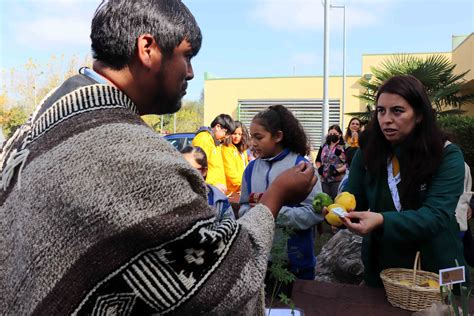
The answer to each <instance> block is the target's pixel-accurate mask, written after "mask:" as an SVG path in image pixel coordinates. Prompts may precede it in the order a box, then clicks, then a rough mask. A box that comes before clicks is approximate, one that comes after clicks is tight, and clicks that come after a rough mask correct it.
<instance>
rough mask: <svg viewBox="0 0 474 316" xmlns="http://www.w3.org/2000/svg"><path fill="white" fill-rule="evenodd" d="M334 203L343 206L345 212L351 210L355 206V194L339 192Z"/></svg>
mask: <svg viewBox="0 0 474 316" xmlns="http://www.w3.org/2000/svg"><path fill="white" fill-rule="evenodd" d="M334 203H336V204H340V205H342V206H344V207H345V209H346V211H347V212H351V211H353V210H354V209H355V208H356V199H355V196H354V195H353V194H351V193H349V192H341V193H340V194H338V195H337V196H336V199H335V200H334Z"/></svg>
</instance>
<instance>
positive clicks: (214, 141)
mask: <svg viewBox="0 0 474 316" xmlns="http://www.w3.org/2000/svg"><path fill="white" fill-rule="evenodd" d="M234 129H235V124H234V120H233V119H232V117H230V115H227V114H220V115H218V116H216V118H215V119H214V120H213V121H212V122H211V126H210V127H201V128H200V129H199V130H198V131H197V132H196V136H195V137H194V139H193V146H198V147H201V148H202V150H204V152H205V153H206V156H207V162H208V171H207V177H206V182H207V183H209V184H212V185H214V186H215V187H217V188H218V189H219V190H221V191H222V192H224V193H226V191H227V186H226V178H225V172H224V164H223V162H222V154H221V142H222V141H223V140H224V139H225V138H226V137H228V136H229V135H231V134H232V133H233V132H234Z"/></svg>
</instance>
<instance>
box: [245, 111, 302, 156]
mask: <svg viewBox="0 0 474 316" xmlns="http://www.w3.org/2000/svg"><path fill="white" fill-rule="evenodd" d="M252 120H253V121H257V122H258V124H260V125H262V126H263V127H264V128H265V129H266V130H267V131H269V132H270V133H271V134H272V135H275V134H276V133H277V132H278V131H282V132H283V140H282V141H281V144H282V145H283V147H284V148H288V149H290V150H291V151H292V152H295V153H297V154H300V155H302V156H304V155H308V154H309V143H308V138H307V136H306V133H305V131H304V129H303V126H301V123H300V122H299V121H298V119H297V118H296V117H295V116H294V115H293V113H291V112H290V110H288V109H287V108H286V107H284V106H283V105H272V106H270V107H268V108H267V109H266V110H264V111H262V112H259V113H257V114H256V115H255V116H254V117H253V119H252Z"/></svg>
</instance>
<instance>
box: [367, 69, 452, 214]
mask: <svg viewBox="0 0 474 316" xmlns="http://www.w3.org/2000/svg"><path fill="white" fill-rule="evenodd" d="M382 93H391V94H396V95H399V96H401V97H402V98H404V99H405V100H406V101H407V102H408V103H409V104H410V106H411V107H412V108H413V110H414V112H415V115H416V116H417V117H419V118H421V121H420V122H419V123H417V124H416V126H415V128H414V129H413V131H412V132H411V134H410V135H408V137H407V138H406V139H405V140H403V142H402V143H401V146H402V148H401V149H402V151H403V155H402V157H401V160H400V166H401V169H400V175H401V179H402V181H401V190H400V191H401V192H400V200H401V203H402V206H403V208H404V209H414V208H419V207H420V206H421V201H420V194H419V193H420V186H421V185H422V184H427V185H429V183H430V181H431V179H432V177H433V175H434V174H435V173H436V171H437V170H438V168H439V166H440V165H441V162H442V159H443V147H444V142H445V141H446V136H445V135H444V133H443V132H442V131H441V129H440V128H439V127H438V124H437V123H436V117H435V115H434V111H433V108H432V107H431V102H430V100H429V98H428V95H427V94H426V91H425V88H424V86H423V84H422V83H421V82H420V81H419V80H418V79H416V78H415V77H413V76H395V77H392V78H390V79H388V80H387V81H386V82H385V83H384V84H383V85H382V86H381V87H380V88H379V89H378V91H377V96H376V101H375V104H377V102H378V99H379V97H380V95H381V94H382ZM392 156H393V152H392V146H391V144H390V142H389V141H388V140H387V139H386V138H385V136H384V134H383V132H382V130H381V129H380V125H379V121H378V117H377V111H374V114H373V117H372V120H371V122H370V124H369V128H368V139H367V143H366V146H364V148H363V157H364V163H365V166H366V168H367V170H368V171H369V173H370V174H371V176H373V178H372V179H376V178H379V177H380V176H381V175H383V174H384V173H385V174H386V173H387V162H388V160H389V159H390V158H391V157H392ZM397 158H400V157H397Z"/></svg>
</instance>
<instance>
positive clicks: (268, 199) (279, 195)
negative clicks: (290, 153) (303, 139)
mask: <svg viewBox="0 0 474 316" xmlns="http://www.w3.org/2000/svg"><path fill="white" fill-rule="evenodd" d="M316 181H317V177H316V175H315V173H314V168H313V166H312V165H311V164H310V163H309V162H300V163H299V164H298V165H296V166H294V167H293V168H290V169H288V170H286V171H284V172H282V173H281V174H280V175H279V176H278V177H277V178H276V179H275V180H274V181H273V182H272V183H271V184H270V186H269V187H268V189H267V191H266V192H265V193H264V194H263V196H262V198H261V199H260V203H262V204H264V205H266V206H267V207H268V208H269V209H270V210H271V211H272V213H273V216H274V217H275V218H276V217H277V216H278V212H279V211H280V209H281V207H282V206H283V205H285V204H297V203H299V202H301V201H303V200H304V199H305V198H306V197H307V196H308V194H309V193H310V192H311V190H312V189H313V187H314V185H315V184H316Z"/></svg>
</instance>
